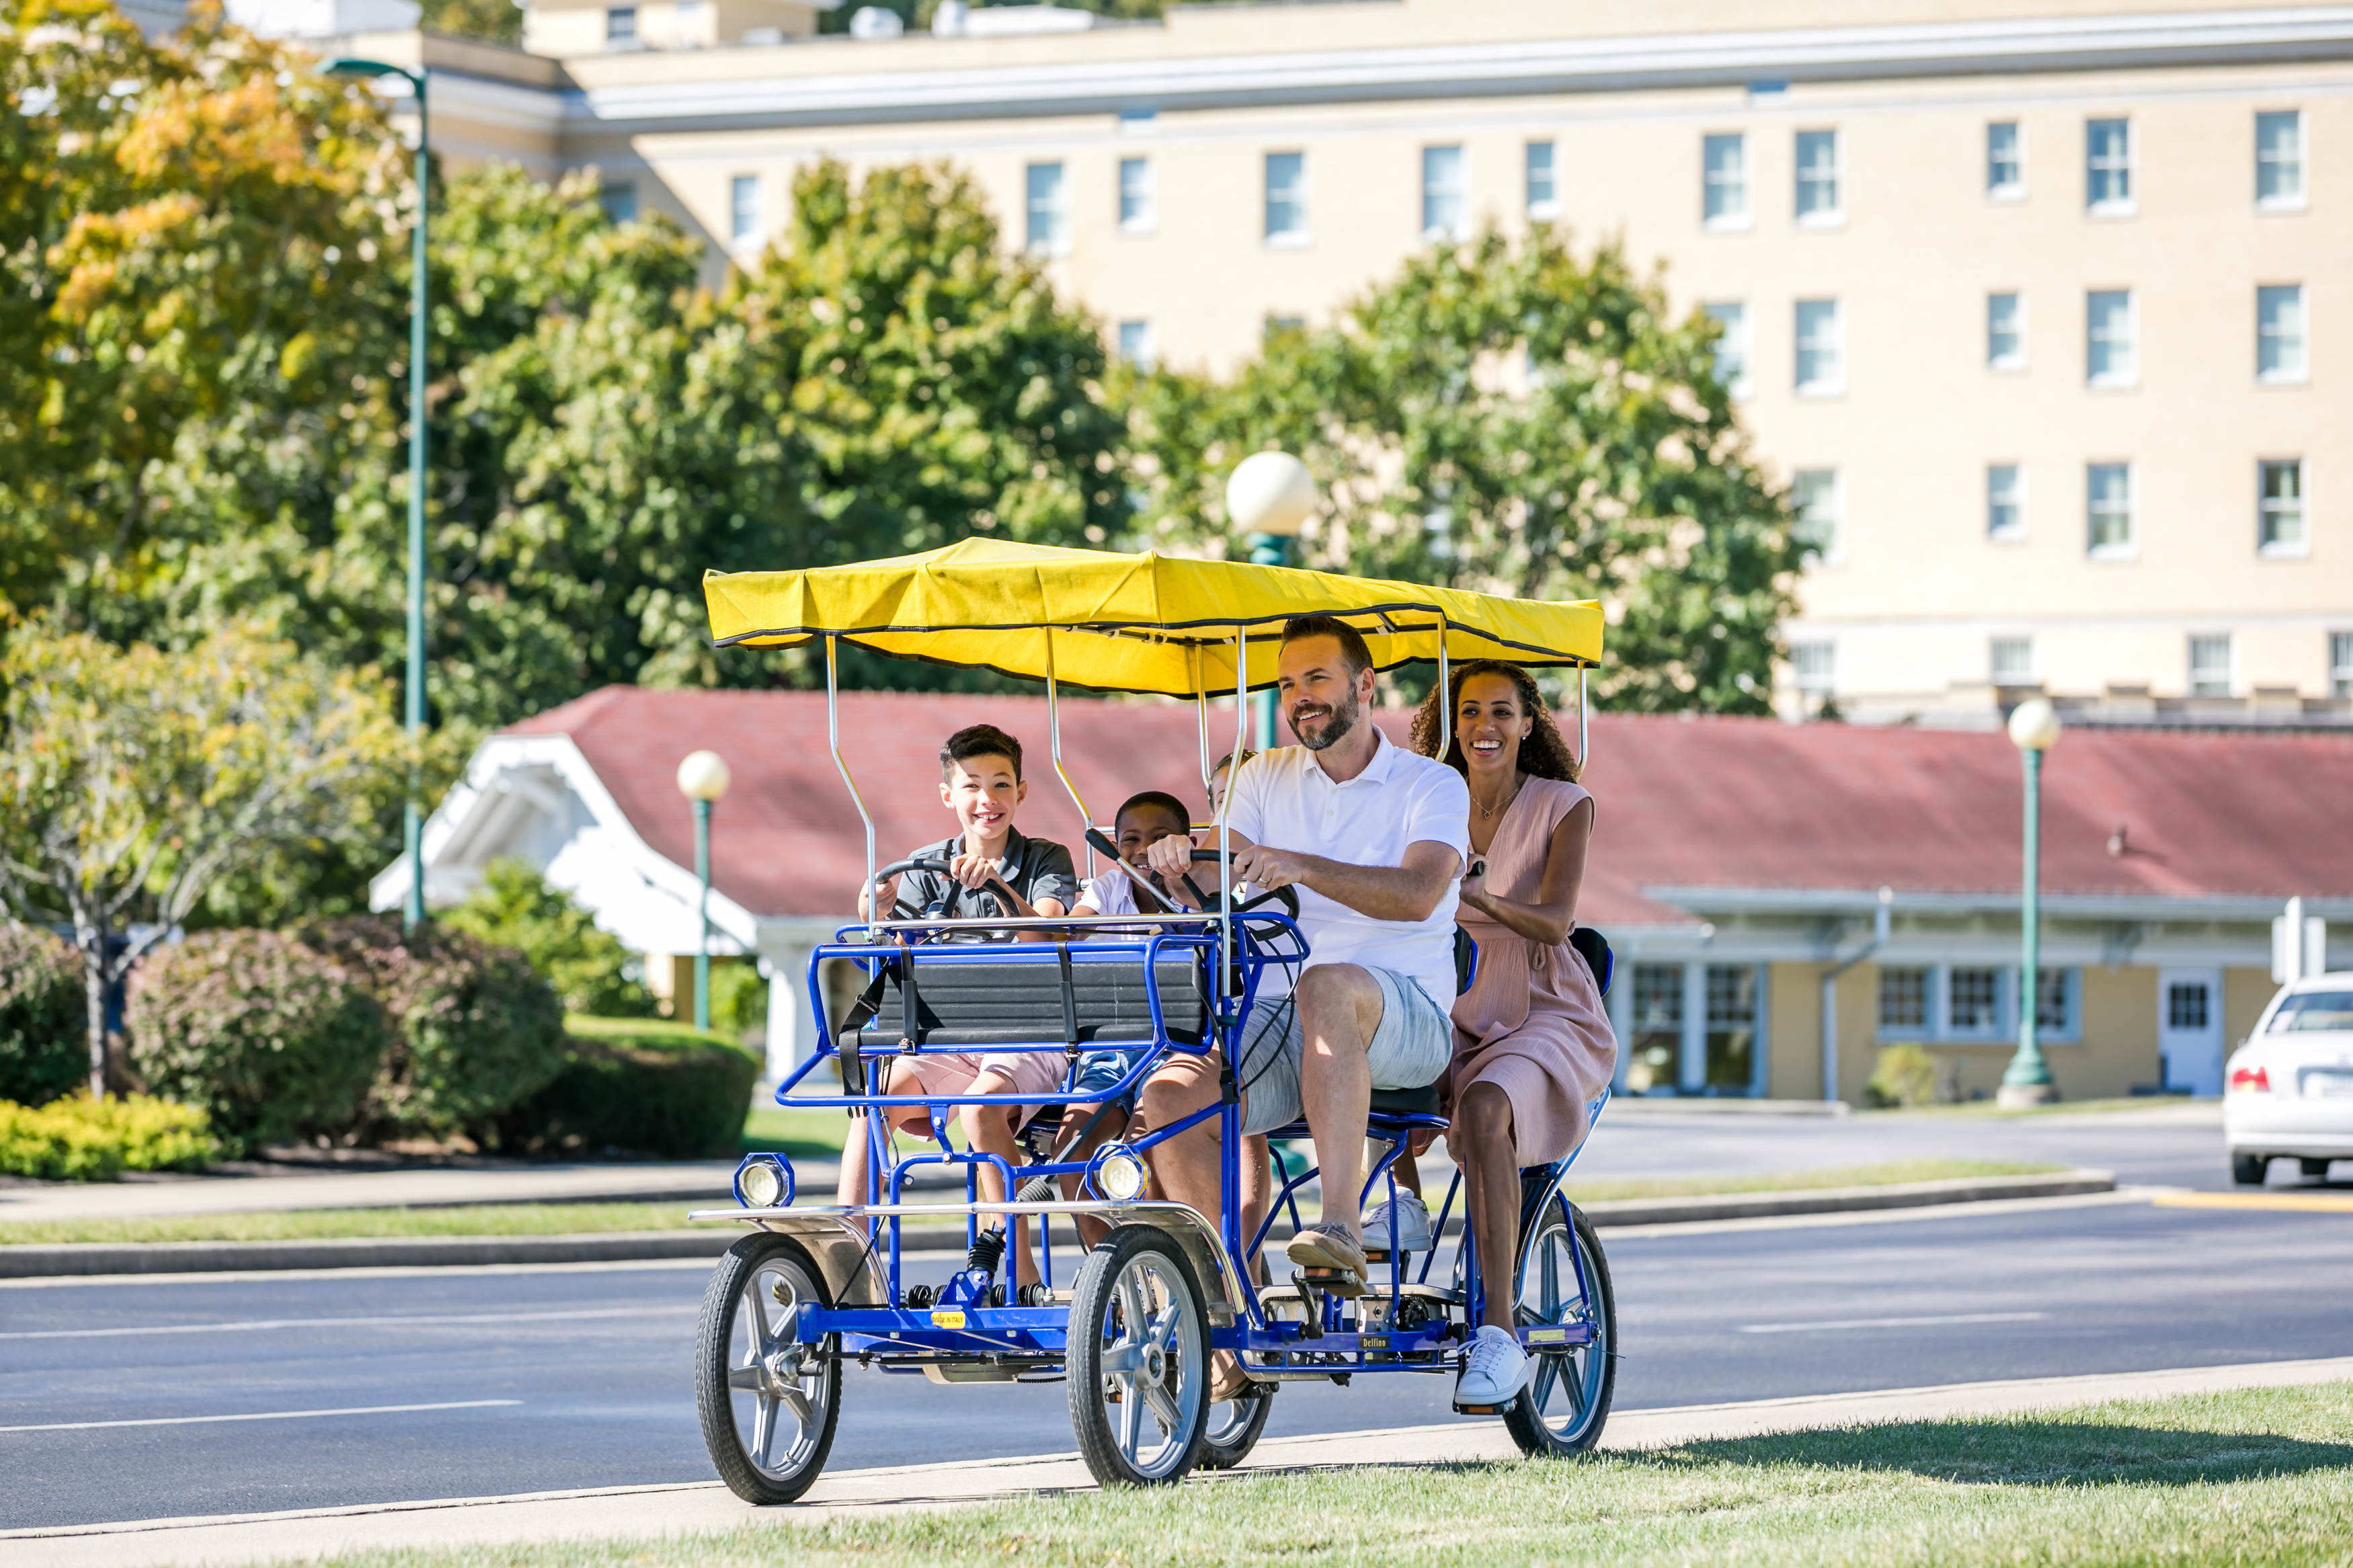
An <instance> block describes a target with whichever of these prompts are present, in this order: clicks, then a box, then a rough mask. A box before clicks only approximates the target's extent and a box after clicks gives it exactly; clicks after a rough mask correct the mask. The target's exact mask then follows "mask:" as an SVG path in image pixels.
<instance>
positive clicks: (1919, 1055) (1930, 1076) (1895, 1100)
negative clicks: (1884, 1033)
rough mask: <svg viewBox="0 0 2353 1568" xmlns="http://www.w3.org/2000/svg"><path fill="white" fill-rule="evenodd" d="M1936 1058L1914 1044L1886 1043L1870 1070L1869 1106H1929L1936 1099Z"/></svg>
mask: <svg viewBox="0 0 2353 1568" xmlns="http://www.w3.org/2000/svg"><path fill="white" fill-rule="evenodd" d="M1936 1081H1937V1078H1936V1058H1934V1057H1932V1056H1930V1055H1929V1054H1928V1053H1927V1052H1926V1051H1924V1050H1922V1049H1921V1048H1920V1047H1918V1046H1889V1047H1886V1048H1885V1049H1883V1050H1882V1051H1881V1052H1880V1053H1879V1059H1878V1061H1877V1062H1875V1063H1874V1064H1873V1067H1872V1069H1871V1084H1870V1089H1871V1102H1872V1103H1873V1105H1932V1104H1934V1103H1935V1102H1936Z"/></svg>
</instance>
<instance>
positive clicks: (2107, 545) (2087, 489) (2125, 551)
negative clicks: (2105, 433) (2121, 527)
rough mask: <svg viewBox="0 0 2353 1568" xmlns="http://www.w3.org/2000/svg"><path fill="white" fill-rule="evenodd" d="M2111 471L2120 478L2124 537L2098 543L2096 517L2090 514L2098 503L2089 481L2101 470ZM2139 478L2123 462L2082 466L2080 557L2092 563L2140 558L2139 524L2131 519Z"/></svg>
mask: <svg viewBox="0 0 2353 1568" xmlns="http://www.w3.org/2000/svg"><path fill="white" fill-rule="evenodd" d="M2105 469H2114V470H2116V471H2118V472H2120V473H2122V474H2123V475H2124V480H2125V487H2124V489H2125V493H2124V520H2125V536H2124V537H2123V538H2122V539H2120V540H2110V541H2108V542H2101V541H2100V539H2099V536H2098V533H2097V529H2098V516H2099V514H2098V513H2097V512H2096V511H2095V510H2094V508H2095V507H2097V506H2098V505H2099V499H2098V497H2097V496H2096V495H2095V494H2094V491H2093V488H2092V487H2093V477H2094V475H2096V474H2098V473H2100V472H2101V471H2103V470H2105ZM2139 479H2140V476H2139V475H2138V474H2137V473H2136V472H2134V465H2133V463H2132V462H2131V461H2130V460H2129V459H2127V460H2125V461H2121V462H2119V461H2115V460H2108V461H2094V462H2089V463H2086V464H2084V553H2085V554H2086V555H2088V556H2090V557H2091V559H2093V560H2094V561H2133V560H2137V559H2138V558H2139V556H2140V520H2139V518H2138V517H2137V516H2136V515H2135V512H2136V510H2137V507H2136V503H2137V500H2138V494H2137V492H2138V490H2139V489H2140V486H2139Z"/></svg>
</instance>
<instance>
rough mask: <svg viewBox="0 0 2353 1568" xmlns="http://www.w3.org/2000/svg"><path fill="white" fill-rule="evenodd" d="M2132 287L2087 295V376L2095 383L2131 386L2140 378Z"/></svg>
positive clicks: (2101, 290)
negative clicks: (2134, 350) (2134, 330)
mask: <svg viewBox="0 0 2353 1568" xmlns="http://www.w3.org/2000/svg"><path fill="white" fill-rule="evenodd" d="M2133 346H2134V345H2133V297H2132V290H2131V289H2093V290H2092V291H2091V292H2090V293H2088V294H2086V295H2084V379H2085V380H2086V381H2089V382H2090V383H2091V384H2093V385H2094V386H2130V385H2132V384H2134V383H2135V382H2136V381H2137V380H2138V379H2139V375H2140V366H2139V363H2138V360H2137V356H2136V355H2135V354H2134V353H2133Z"/></svg>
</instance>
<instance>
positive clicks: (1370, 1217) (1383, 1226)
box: [1365, 1193, 1432, 1252]
mask: <svg viewBox="0 0 2353 1568" xmlns="http://www.w3.org/2000/svg"><path fill="white" fill-rule="evenodd" d="M1397 1227H1398V1239H1397V1246H1398V1251H1399V1252H1428V1251H1429V1250H1430V1247H1431V1245H1432V1243H1431V1241H1430V1205H1427V1204H1425V1203H1423V1202H1422V1201H1421V1200H1420V1199H1419V1198H1418V1197H1415V1196H1414V1195H1413V1194H1411V1193H1399V1194H1398V1201H1397ZM1388 1245H1389V1205H1388V1200H1386V1199H1384V1200H1383V1201H1381V1202H1379V1203H1377V1204H1375V1205H1373V1206H1372V1208H1371V1209H1369V1210H1368V1211H1366V1215H1365V1246H1366V1248H1367V1249H1368V1250H1370V1251H1374V1252H1386V1251H1388Z"/></svg>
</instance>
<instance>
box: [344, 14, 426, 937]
mask: <svg viewBox="0 0 2353 1568" xmlns="http://www.w3.org/2000/svg"><path fill="white" fill-rule="evenodd" d="M323 69H324V70H325V72H326V74H327V75H329V76H341V77H357V78H362V79H370V78H375V77H398V78H400V79H402V80H403V81H405V82H406V83H407V84H408V86H409V89H410V90H411V91H413V92H414V93H415V94H416V95H417V231H416V234H415V236H414V237H413V240H412V243H411V247H410V250H411V260H410V267H409V284H408V700H407V725H408V733H409V736H410V738H411V739H412V740H413V739H415V738H416V737H417V736H418V735H421V734H423V733H424V732H425V329H426V318H425V230H426V218H427V193H428V191H429V186H428V184H427V173H428V160H429V159H430V157H431V153H429V151H428V150H427V149H428V139H427V134H426V132H427V128H428V127H427V121H426V117H425V77H426V70H425V68H424V67H423V66H422V65H419V66H418V67H417V68H416V69H415V70H410V69H409V68H407V67H406V66H396V65H389V64H387V63H385V61H383V60H363V59H349V58H345V59H332V60H329V61H328V62H327V63H326V65H325V67H324V68H323ZM400 837H401V843H402V845H403V847H405V848H406V850H407V853H408V897H407V899H406V901H405V902H404V904H403V906H402V909H401V914H400V923H401V925H402V926H403V927H404V928H406V929H407V930H411V931H413V930H415V929H416V928H417V924H418V922H419V921H423V920H424V919H425V828H424V817H423V816H421V815H420V814H419V812H418V810H417V792H416V791H415V790H413V789H412V790H410V791H409V795H408V799H407V800H406V802H404V803H403V804H402V805H401V808H400Z"/></svg>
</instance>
